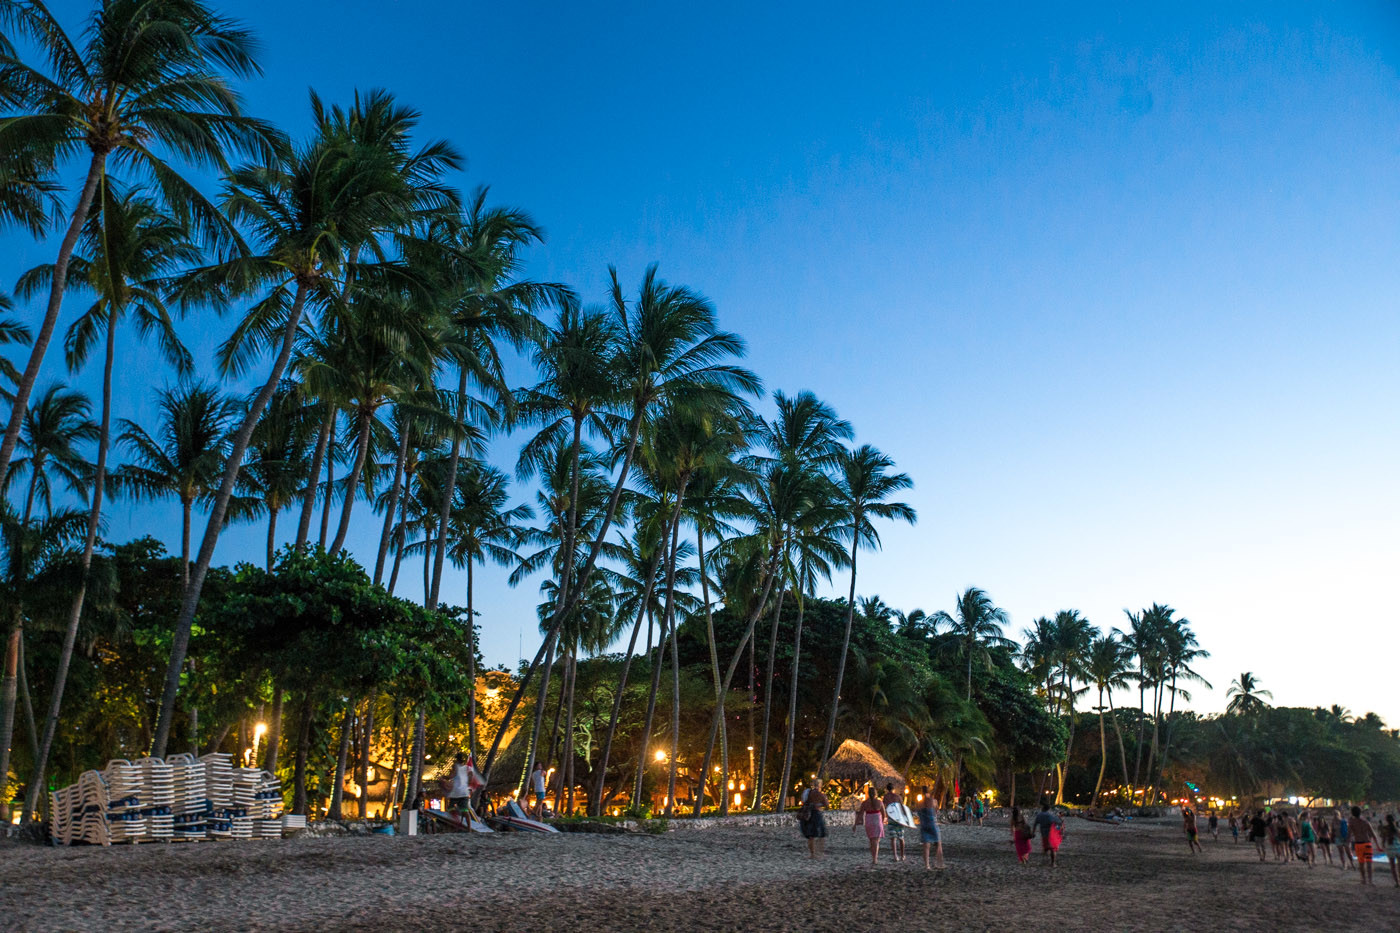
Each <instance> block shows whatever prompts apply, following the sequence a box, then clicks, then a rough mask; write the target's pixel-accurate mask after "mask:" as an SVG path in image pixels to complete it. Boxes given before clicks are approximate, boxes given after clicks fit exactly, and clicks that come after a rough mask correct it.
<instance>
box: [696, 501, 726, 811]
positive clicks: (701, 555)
mask: <svg viewBox="0 0 1400 933" xmlns="http://www.w3.org/2000/svg"><path fill="white" fill-rule="evenodd" d="M695 553H696V555H697V560H698V563H699V567H700V598H701V601H702V602H703V603H704V604H705V644H706V646H707V647H708V648H709V651H710V678H711V680H713V681H714V686H715V707H716V708H719V707H720V706H722V705H723V704H724V695H723V694H722V693H720V682H719V648H718V647H717V646H716V645H715V617H714V613H713V612H712V611H711V606H710V581H709V578H708V577H706V576H705V531H704V527H703V526H702V525H701V524H700V523H699V522H698V521H697V522H696V525H695ZM724 726H725V720H724V718H723V717H721V718H720V736H719V748H720V762H721V764H720V775H719V786H720V792H719V813H720V816H724V815H726V814H727V813H728V812H729V795H728V794H726V793H725V792H724V787H725V782H726V781H728V780H729V749H728V747H727V746H728V737H727V736H726V735H725V734H724V732H725V730H724ZM713 752H714V749H712V748H708V747H707V748H706V749H705V769H706V770H709V767H710V758H711V755H712V754H713ZM704 809H705V798H704V796H703V794H702V795H700V796H698V797H697V798H696V801H695V813H696V814H697V815H698V814H700V813H701V812H703V811H704Z"/></svg>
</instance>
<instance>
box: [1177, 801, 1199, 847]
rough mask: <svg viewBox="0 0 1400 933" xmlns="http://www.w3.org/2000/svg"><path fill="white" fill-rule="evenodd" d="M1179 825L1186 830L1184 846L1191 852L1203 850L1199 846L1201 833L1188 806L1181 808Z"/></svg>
mask: <svg viewBox="0 0 1400 933" xmlns="http://www.w3.org/2000/svg"><path fill="white" fill-rule="evenodd" d="M1181 826H1182V828H1183V829H1184V830H1186V846H1187V848H1189V849H1190V850H1191V852H1192V853H1196V852H1204V851H1205V850H1204V849H1202V848H1201V834H1200V830H1199V829H1197V827H1196V814H1195V813H1193V812H1192V811H1191V808H1190V807H1182V808H1181Z"/></svg>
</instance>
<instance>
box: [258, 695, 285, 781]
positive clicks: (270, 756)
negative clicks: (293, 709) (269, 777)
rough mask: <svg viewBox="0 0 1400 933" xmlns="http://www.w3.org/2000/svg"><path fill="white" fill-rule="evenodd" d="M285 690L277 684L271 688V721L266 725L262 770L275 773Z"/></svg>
mask: <svg viewBox="0 0 1400 933" xmlns="http://www.w3.org/2000/svg"><path fill="white" fill-rule="evenodd" d="M286 692H287V691H286V690H284V689H283V687H282V685H281V684H278V685H277V686H276V687H274V688H273V690H272V717H271V718H272V722H271V723H270V724H269V725H268V727H267V754H266V755H265V756H264V757H263V770H264V771H268V772H270V773H272V774H276V773H277V750H278V747H279V746H280V745H281V744H282V701H283V699H284V697H285V694H286Z"/></svg>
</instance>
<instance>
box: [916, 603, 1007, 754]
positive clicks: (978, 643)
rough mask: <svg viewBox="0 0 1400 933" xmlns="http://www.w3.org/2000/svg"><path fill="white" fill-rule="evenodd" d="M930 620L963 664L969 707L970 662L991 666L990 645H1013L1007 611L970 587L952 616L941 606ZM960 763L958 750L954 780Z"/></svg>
mask: <svg viewBox="0 0 1400 933" xmlns="http://www.w3.org/2000/svg"><path fill="white" fill-rule="evenodd" d="M932 619H933V624H934V625H935V626H940V625H941V626H945V627H946V629H947V632H946V636H947V638H948V639H949V641H950V643H951V647H952V649H953V652H954V654H955V655H956V656H957V658H958V659H959V660H961V661H962V662H964V664H965V665H966V669H967V685H966V693H965V695H964V702H966V703H967V704H968V705H969V706H971V705H972V668H973V665H974V664H980V665H982V666H984V667H986V668H989V669H990V667H991V665H992V655H991V650H992V649H993V648H1006V649H1010V648H1014V647H1015V643H1014V642H1013V641H1011V640H1010V639H1009V638H1006V637H1005V636H1004V635H1003V634H1002V626H1003V625H1006V624H1007V622H1008V621H1009V618H1008V616H1007V614H1006V610H1004V609H1000V608H998V607H997V605H996V604H995V603H994V602H992V598H991V597H990V596H988V595H987V593H986V592H985V591H983V590H980V589H978V588H977V587H975V586H970V587H968V588H967V589H966V590H964V591H963V592H962V593H961V594H960V595H959V596H958V598H957V602H956V605H955V607H954V610H953V613H952V614H951V615H950V614H949V613H947V612H944V611H943V610H941V609H940V610H939V611H938V612H936V613H934V614H933V616H932ZM962 766H963V759H962V756H961V753H960V754H959V756H958V758H957V760H956V762H955V764H954V768H953V775H954V780H958V779H959V778H960V776H961V773H962Z"/></svg>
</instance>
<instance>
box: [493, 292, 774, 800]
mask: <svg viewBox="0 0 1400 933" xmlns="http://www.w3.org/2000/svg"><path fill="white" fill-rule="evenodd" d="M608 271H609V276H610V278H611V280H612V288H611V299H612V301H611V313H612V315H613V317H614V323H615V327H616V331H617V334H618V339H617V345H616V349H615V352H614V356H613V365H614V366H615V372H616V374H617V379H618V385H619V393H618V394H619V401H620V403H621V404H622V405H623V406H624V407H625V409H626V410H627V412H628V416H627V429H626V436H625V438H619V443H618V444H617V446H618V447H619V448H620V449H621V451H622V454H621V457H620V460H621V463H620V468H619V470H618V475H617V479H616V480H615V482H614V484H613V490H612V495H611V496H610V497H609V499H608V503H607V507H606V509H605V511H604V513H603V515H602V521H601V523H600V524H599V527H598V530H597V534H596V536H595V537H594V538H593V542H592V545H591V546H590V547H589V549H588V555H587V557H586V558H585V560H584V561H583V563H582V564H581V569H579V570H578V572H577V573H575V574H572V575H571V577H570V579H571V580H572V581H573V582H572V583H571V587H572V586H577V587H579V588H580V590H582V588H583V587H585V586H586V585H587V583H588V578H589V576H590V575H591V574H592V572H593V568H594V566H595V564H596V563H597V560H598V557H599V555H600V554H601V553H602V551H603V548H604V546H605V545H606V543H607V535H608V531H609V529H610V528H611V527H612V523H613V519H614V518H615V517H616V515H617V510H618V506H619V504H620V503H621V501H622V493H623V490H624V489H625V488H626V484H627V477H628V475H629V473H630V471H631V468H632V464H633V460H634V458H635V456H636V452H637V441H638V438H639V437H640V436H641V431H642V423H643V421H644V420H645V419H646V418H647V417H648V416H649V415H650V414H651V413H652V412H653V411H654V410H655V409H656V408H657V407H658V406H659V405H660V404H662V403H663V402H667V401H671V400H674V401H676V402H678V403H682V402H683V403H685V404H687V405H693V406H697V407H699V406H711V407H714V406H716V405H717V404H718V405H719V407H723V406H722V404H719V403H722V402H723V401H725V400H730V399H734V398H736V397H738V395H740V394H755V393H757V392H758V391H759V390H760V388H761V385H762V384H761V383H760V382H759V380H758V377H757V376H755V375H754V374H753V373H751V372H749V371H748V370H746V369H744V368H742V367H740V366H737V365H735V364H733V363H730V362H727V361H728V360H729V359H730V358H737V357H741V356H743V354H744V342H743V340H742V339H741V338H740V337H739V336H737V335H736V334H731V333H728V332H726V331H721V330H720V329H719V327H718V321H717V316H716V314H715V309H714V306H713V305H711V304H710V302H709V301H708V300H707V299H706V298H704V297H703V296H701V295H699V294H697V293H696V292H694V291H692V290H690V289H688V288H686V287H684V286H678V285H668V284H666V283H665V282H663V281H662V280H661V279H659V278H658V277H657V274H656V266H654V265H653V266H651V267H649V268H648V269H647V271H646V274H645V275H644V276H643V278H642V285H641V288H640V290H639V293H638V296H637V298H636V300H635V301H632V302H629V301H628V300H627V298H626V296H625V295H624V293H623V290H622V285H621V283H620V282H619V281H618V277H617V270H616V269H612V268H610V269H609V270H608ZM572 599H573V596H572V595H571V596H569V597H567V598H566V599H563V600H560V601H559V604H558V605H557V606H556V608H555V614H556V618H555V619H553V620H552V621H551V622H550V624H549V626H548V628H549V630H550V631H557V629H558V625H559V622H560V620H561V619H562V618H563V617H564V615H565V614H566V613H567V612H568V611H569V609H570V608H571V607H570V606H569V602H570V601H571V600H572ZM552 653H553V636H548V635H547V636H546V637H545V639H544V643H543V644H541V645H540V647H539V650H538V651H536V652H535V657H534V658H533V659H532V660H531V662H530V665H529V667H527V668H526V670H525V675H524V676H523V677H522V678H521V679H520V683H519V684H518V685H517V686H516V690H515V693H514V695H512V697H511V701H510V703H509V704H508V705H507V707H506V710H505V713H504V715H503V719H502V725H501V728H500V730H499V731H498V732H497V734H496V739H495V741H494V742H492V746H491V750H490V751H489V752H488V753H487V756H486V763H485V767H484V769H483V771H482V775H483V777H484V778H485V779H486V780H488V781H489V780H490V777H491V775H490V770H491V765H492V764H493V763H494V761H495V758H496V754H497V752H498V751H499V749H500V744H501V740H502V738H503V737H504V736H505V734H506V733H507V730H508V728H509V725H510V720H511V718H512V717H513V716H514V715H515V711H516V709H517V708H518V707H519V705H520V701H521V699H522V698H523V697H524V696H525V692H526V690H527V689H529V686H530V681H531V679H532V678H533V676H534V673H535V671H536V670H537V669H538V668H539V667H540V665H541V664H542V663H543V662H544V660H545V657H546V655H548V654H552ZM531 744H532V745H533V744H534V743H531Z"/></svg>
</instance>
